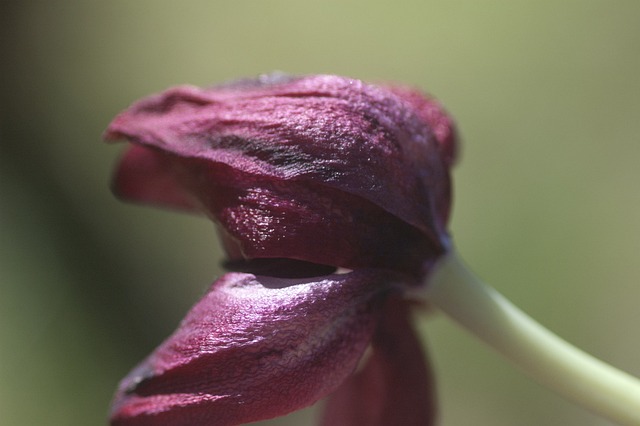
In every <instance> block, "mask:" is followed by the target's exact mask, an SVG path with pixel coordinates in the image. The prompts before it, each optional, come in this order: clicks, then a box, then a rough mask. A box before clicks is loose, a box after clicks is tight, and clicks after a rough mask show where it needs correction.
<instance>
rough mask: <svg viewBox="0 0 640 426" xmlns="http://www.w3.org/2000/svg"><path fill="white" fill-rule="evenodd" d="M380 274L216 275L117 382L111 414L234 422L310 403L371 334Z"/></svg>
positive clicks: (134, 420)
mask: <svg viewBox="0 0 640 426" xmlns="http://www.w3.org/2000/svg"><path fill="white" fill-rule="evenodd" d="M382 275H383V274H381V273H380V271H367V270H360V271H353V272H350V273H347V274H339V275H328V276H324V277H320V278H307V279H300V278H299V279H283V278H271V277H261V276H255V275H252V274H244V273H228V274H226V275H224V276H223V277H222V278H220V279H219V280H218V281H216V282H215V283H214V284H213V285H212V287H211V289H210V291H209V292H208V293H207V294H206V295H205V296H204V298H203V299H202V300H201V301H200V302H198V303H197V304H196V305H195V306H194V307H193V308H192V310H191V311H190V312H189V314H188V315H187V316H186V318H185V319H184V320H183V321H182V323H181V325H180V327H179V328H178V329H177V331H176V332H175V333H174V334H173V335H172V336H171V337H169V338H168V339H167V340H166V341H165V342H164V343H163V344H162V345H161V346H160V347H158V348H157V349H156V350H155V351H154V352H153V353H152V354H151V355H150V356H149V357H148V358H147V359H146V360H145V361H143V362H142V363H141V364H140V365H139V366H138V367H136V368H135V369H134V370H133V371H132V372H131V373H130V374H129V375H128V376H127V377H126V378H125V379H124V380H123V381H122V382H121V384H120V387H119V390H118V392H117V394H116V397H115V400H114V403H113V407H112V424H113V425H118V426H122V425H135V426H142V425H158V424H162V425H165V426H179V425H180V426H187V425H205V424H211V425H213V424H215V425H219V426H222V425H236V424H241V423H246V422H251V421H257V420H261V419H267V418H271V417H276V416H280V415H284V414H286V413H289V412H291V411H294V410H297V409H300V408H303V407H305V406H308V405H310V404H313V403H314V402H316V401H317V400H319V399H320V398H322V397H324V396H326V395H327V394H329V393H330V392H332V391H333V390H335V389H336V388H337V387H338V386H339V385H340V383H342V382H343V381H344V380H345V379H346V378H347V377H348V376H349V374H351V373H352V371H353V370H354V368H355V367H356V365H357V362H358V360H359V359H360V357H361V355H362V353H363V351H364V350H365V348H366V346H367V344H368V343H369V341H370V339H371V335H372V333H373V330H374V327H375V324H376V321H377V319H378V317H379V308H380V306H381V300H382V298H383V296H384V295H385V293H386V292H387V291H388V289H389V283H390V282H393V277H392V276H390V275H387V276H382Z"/></svg>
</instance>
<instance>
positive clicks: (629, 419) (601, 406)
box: [427, 251, 640, 426]
mask: <svg viewBox="0 0 640 426" xmlns="http://www.w3.org/2000/svg"><path fill="white" fill-rule="evenodd" d="M427 298H428V299H429V300H430V301H431V302H433V303H434V304H435V305H436V306H437V307H438V308H439V309H440V310H442V311H443V312H445V313H446V314H448V315H449V316H451V317H452V318H453V319H454V320H456V321H457V322H458V323H459V324H461V325H462V326H463V327H464V328H466V329H468V330H469V331H471V332H472V333H473V334H475V335H476V336H478V337H479V338H480V339H482V340H483V341H485V342H486V343H488V344H489V345H490V346H492V347H494V348H495V349H496V350H497V351H498V352H500V353H502V354H503V355H504V356H505V357H506V358H508V359H510V360H511V361H512V362H514V363H515V364H516V365H517V366H519V367H520V368H521V369H522V370H524V371H525V372H526V373H528V374H529V375H530V376H531V377H533V378H534V379H535V380H537V381H539V382H540V383H542V384H544V385H546V386H547V387H549V388H551V389H553V390H555V391H556V392H558V393H559V394H561V395H563V396H565V397H566V398H568V399H571V400H573V401H574V402H576V403H578V404H580V405H582V406H583V407H585V408H587V409H589V410H591V411H593V412H595V413H597V414H600V415H602V416H603V417H605V418H608V419H610V420H612V421H615V422H617V423H619V424H622V425H630V426H639V425H640V381H638V379H636V378H634V377H633V376H631V375H629V374H627V373H625V372H623V371H620V370H617V369H615V368H613V367H611V366H610V365H608V364H605V363H604V362H602V361H600V360H598V359H596V358H594V357H592V356H591V355H589V354H587V353H585V352H583V351H581V350H580V349H577V348H575V347H574V346H572V345H570V344H569V343H567V342H565V341H564V340H562V339H560V338H559V337H558V336H556V335H555V334H553V333H551V332H550V331H549V330H547V329H545V328H544V327H542V326H541V325H540V324H538V323H537V322H535V321H534V320H533V319H532V318H531V317H529V316H527V315H526V314H525V313H524V312H522V311H521V310H520V309H518V308H517V307H515V306H514V305H513V304H512V303H511V302H509V301H508V300H507V299H505V298H504V297H503V296H502V295H501V294H499V293H498V292H497V291H495V290H494V289H493V288H491V287H489V286H487V285H486V284H484V283H483V282H482V281H480V280H479V279H478V278H476V276H475V275H474V274H473V273H471V272H470V271H469V269H468V268H467V267H466V266H465V265H464V264H463V262H462V261H461V260H460V259H459V257H458V255H457V254H456V253H455V251H452V252H451V253H450V254H449V255H447V256H446V257H445V258H443V259H442V260H441V261H440V263H439V264H438V265H437V267H436V268H435V270H434V272H433V274H432V275H431V276H430V277H429V281H428V284H427ZM629 338H632V336H629Z"/></svg>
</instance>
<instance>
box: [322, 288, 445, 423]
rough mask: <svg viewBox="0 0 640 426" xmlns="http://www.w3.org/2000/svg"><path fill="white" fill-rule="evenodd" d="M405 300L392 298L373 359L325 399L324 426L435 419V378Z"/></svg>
mask: <svg viewBox="0 0 640 426" xmlns="http://www.w3.org/2000/svg"><path fill="white" fill-rule="evenodd" d="M410 314H411V313H410V312H409V305H408V303H407V302H406V301H401V300H397V299H390V300H388V303H387V304H386V306H385V308H384V311H383V314H382V317H381V320H380V324H379V325H378V328H377V329H376V332H375V334H374V337H373V345H372V351H371V355H370V357H369V358H368V359H367V360H366V362H365V364H364V367H363V368H362V369H361V370H360V371H358V372H357V373H355V374H354V375H352V376H351V377H350V378H349V379H347V381H346V382H345V383H344V384H343V385H342V386H341V387H340V388H339V389H338V390H337V391H336V392H334V393H333V394H332V395H331V396H330V397H329V398H328V400H327V401H326V406H325V411H324V416H323V418H322V426H364V425H366V426H389V425H403V426H429V425H433V424H435V419H436V415H437V406H436V392H435V384H434V378H433V374H432V372H431V370H430V368H429V366H428V363H427V358H426V356H425V354H424V351H423V350H422V346H421V344H420V340H419V338H418V336H417V335H416V332H415V330H414V328H413V325H412V324H411V318H410Z"/></svg>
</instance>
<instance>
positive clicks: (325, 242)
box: [105, 74, 456, 426]
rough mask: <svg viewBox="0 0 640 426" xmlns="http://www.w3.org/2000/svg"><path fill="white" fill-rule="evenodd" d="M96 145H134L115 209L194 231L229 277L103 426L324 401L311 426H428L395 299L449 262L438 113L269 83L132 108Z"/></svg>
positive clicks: (212, 417) (449, 154)
mask: <svg viewBox="0 0 640 426" xmlns="http://www.w3.org/2000/svg"><path fill="white" fill-rule="evenodd" d="M105 138H106V139H107V140H117V139H126V140H128V141H129V142H130V147H129V148H128V150H127V151H126V152H125V154H124V156H123V158H122V159H121V162H120V164H119V167H118V170H117V172H116V174H115V179H114V191H115V193H116V194H117V195H118V196H120V197H121V198H123V199H126V200H130V201H136V202H142V203H147V204H152V205H158V206H163V207H169V208H175V209H181V210H186V211H190V212H201V213H204V214H207V215H208V216H209V217H210V218H211V219H212V220H213V221H214V222H215V223H216V225H217V228H218V231H219V234H220V237H221V239H222V242H223V246H224V248H225V251H226V253H227V260H226V263H225V265H226V266H227V268H228V269H229V270H230V271H232V272H229V273H227V274H225V275H224V276H222V277H221V278H219V279H218V280H217V281H216V282H214V283H213V285H212V286H211V288H210V289H209V291H208V292H207V293H206V295H205V296H204V297H203V298H202V299H201V300H200V301H199V302H198V303H197V304H196V305H195V306H194V307H193V308H192V310H191V311H190V312H189V313H188V314H187V316H186V318H185V319H184V320H183V321H182V323H181V324H180V326H179V327H178V329H177V330H176V332H175V333H174V334H173V335H172V336H170V337H169V338H168V339H167V340H166V341H165V342H164V343H163V344H162V345H160V346H159V347H158V348H157V349H156V350H155V351H154V352H153V353H152V354H151V355H150V356H149V357H148V358H147V359H145V360H144V361H143V362H142V363H141V364H140V365H139V366H137V367H136V368H135V369H134V370H133V371H132V372H131V373H130V374H129V375H128V376H127V377H126V378H125V379H124V380H123V381H122V382H121V383H120V386H119V389H118V391H117V393H116V396H115V399H114V402H113V407H112V417H111V421H112V424H113V425H136V426H138V425H151V424H153V425H157V424H162V425H170V426H174V425H236V424H241V423H247V422H252V421H257V420H261V419H267V418H272V417H276V416H279V415H284V414H286V413H289V412H291V411H294V410H297V409H300V408H303V407H305V406H308V405H311V404H313V403H315V402H316V401H318V400H319V399H321V398H323V397H325V396H327V395H330V397H329V398H328V400H327V403H326V408H325V414H324V418H323V420H322V421H323V424H325V425H344V426H349V425H356V424H358V425H362V424H366V425H379V426H383V425H395V424H403V425H416V426H417V425H429V424H432V422H433V419H434V416H435V404H434V390H433V381H432V377H431V373H430V371H429V368H428V366H427V364H426V358H425V355H424V353H423V351H422V347H421V345H420V343H419V340H418V337H417V336H416V333H415V331H414V329H413V326H412V322H411V318H410V314H411V306H412V305H414V304H415V302H412V301H411V300H410V299H409V298H408V297H407V296H406V294H407V293H408V292H409V291H410V290H412V289H414V288H416V287H419V286H421V285H423V284H422V283H423V282H424V279H425V277H426V276H427V275H428V274H429V272H430V270H431V268H432V266H433V264H434V263H435V262H436V261H437V260H438V259H439V258H440V257H441V256H442V255H443V254H445V253H446V252H447V251H448V250H449V248H450V242H449V235H448V233H447V221H448V216H449V210H450V198H451V197H450V192H451V188H450V176H449V169H450V167H451V165H452V163H453V161H454V159H455V154H456V139H455V134H454V129H453V124H452V121H451V119H450V118H449V117H448V116H447V115H446V113H445V112H444V111H443V110H442V108H441V107H440V105H439V104H438V103H437V101H435V100H434V99H432V98H430V97H427V96H425V95H422V94H420V93H418V92H416V91H413V90H411V89H408V88H404V87H395V86H393V87H392V86H390V87H378V86H374V85H370V84H366V83H363V82H361V81H359V80H354V79H349V78H344V77H338V76H332V75H316V76H305V77H291V76H287V75H282V74H271V75H268V76H261V77H259V78H258V79H255V80H241V81H237V82H234V83H230V84H226V85H222V86H216V87H213V88H206V89H200V88H197V87H192V86H181V87H176V88H173V89H169V90H167V91H165V92H163V93H161V94H158V95H154V96H151V97H149V98H146V99H143V100H141V101H139V102H137V103H135V104H134V105H132V106H131V107H130V108H129V109H127V110H126V111H124V112H122V113H121V114H120V115H118V116H117V117H116V118H115V119H114V120H113V122H112V123H111V124H110V125H109V127H108V129H107V131H106V133H105ZM368 348H370V350H367V349H368ZM363 355H364V356H363ZM354 372H355V373H354Z"/></svg>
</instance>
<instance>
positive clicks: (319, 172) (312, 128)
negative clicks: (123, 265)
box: [105, 75, 455, 249]
mask: <svg viewBox="0 0 640 426" xmlns="http://www.w3.org/2000/svg"><path fill="white" fill-rule="evenodd" d="M393 90H395V89H392V90H389V89H385V88H381V87H376V86H372V85H368V84H365V83H363V82H361V81H358V80H353V79H348V78H343V77H337V76H323V75H320V76H309V77H302V78H283V77H282V76H276V77H270V78H269V77H268V78H264V79H263V80H259V81H257V82H256V81H254V82H249V81H244V82H241V83H238V84H233V85H227V86H222V87H214V88H210V89H198V88H195V87H190V86H183V87H178V88H175V89H171V90H168V91H166V92H164V93H162V94H159V95H155V96H152V97H149V98H147V99H145V100H142V101H140V102H138V103H136V104H134V105H133V106H132V107H131V108H130V109H128V110H126V111H125V112H123V113H121V114H120V115H119V116H118V117H116V119H115V120H114V121H113V122H112V123H111V124H110V125H109V128H108V129H107V132H106V133H105V137H106V138H107V139H120V138H125V139H128V140H130V141H131V142H134V143H136V144H141V145H145V146H148V147H154V148H155V149H158V150H161V151H163V152H167V153H170V154H171V155H173V156H175V157H178V158H189V159H199V160H202V161H204V162H205V163H206V164H207V167H209V168H210V169H217V171H216V173H218V172H219V171H220V170H223V171H224V170H225V167H222V166H223V165H224V166H226V168H227V169H228V168H231V169H233V170H235V171H237V172H240V173H242V174H244V176H254V177H255V178H260V179H265V180H267V181H269V182H271V183H272V184H273V185H272V189H273V188H274V187H276V185H275V182H280V185H282V182H287V183H288V182H291V181H299V182H305V183H307V184H309V183H310V184H313V185H321V186H325V187H327V188H331V189H333V190H336V191H340V192H344V193H347V194H351V195H354V196H357V197H358V198H361V199H363V200H366V201H368V202H371V203H373V204H375V205H377V206H379V207H380V208H381V209H383V210H384V211H386V212H389V213H390V214H392V215H394V216H397V217H398V218H399V219H401V220H402V221H405V222H406V223H408V224H409V225H411V226H413V227H415V228H416V229H418V230H420V232H421V233H422V234H423V235H424V237H425V238H429V239H430V240H431V242H432V244H433V245H435V246H437V247H439V248H440V249H443V248H445V247H447V246H448V236H447V232H446V221H447V218H448V215H449V204H450V182H449V166H450V164H451V162H452V157H453V155H454V152H455V150H454V145H455V141H454V139H453V136H451V135H453V131H449V132H448V133H447V129H448V128H449V127H451V126H452V125H451V120H447V119H444V117H447V116H446V114H445V113H444V112H442V109H441V108H440V107H439V105H438V104H437V103H436V102H433V101H431V100H428V99H423V100H420V101H418V100H416V99H417V96H418V95H417V94H415V93H414V94H412V95H411V96H409V95H407V94H406V93H405V92H403V91H401V90H400V89H397V90H396V91H397V92H398V94H396V93H394V91H393ZM447 135H449V136H450V137H449V136H447ZM445 139H446V141H445ZM214 174H215V173H214ZM198 179H201V177H198ZM210 184H211V182H210V181H208V180H199V186H200V189H201V191H199V193H198V194H197V196H202V195H201V194H202V191H204V192H206V190H207V187H208V186H209V185H210ZM149 190H150V191H152V192H154V191H155V189H151V188H150V189H149ZM191 190H192V188H190V189H189V190H188V191H189V192H191ZM124 195H127V196H133V197H134V198H135V199H143V200H144V199H146V198H149V197H145V196H144V195H143V194H140V193H138V194H136V193H131V192H129V193H125V194H124ZM154 198H156V201H162V200H161V199H159V198H158V197H154ZM169 204H170V205H172V206H174V205H175V204H176V203H175V202H171V200H169ZM178 204H181V203H178ZM209 207H210V206H209Z"/></svg>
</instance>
